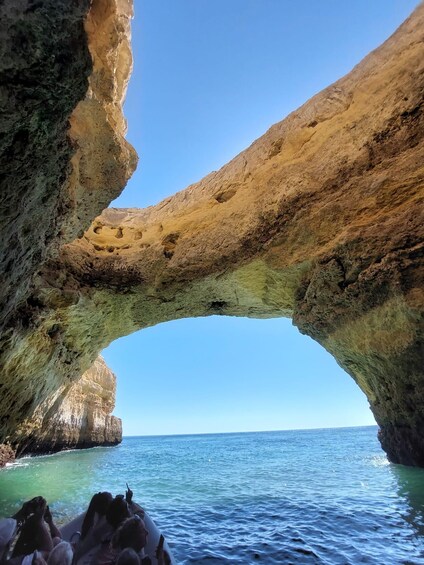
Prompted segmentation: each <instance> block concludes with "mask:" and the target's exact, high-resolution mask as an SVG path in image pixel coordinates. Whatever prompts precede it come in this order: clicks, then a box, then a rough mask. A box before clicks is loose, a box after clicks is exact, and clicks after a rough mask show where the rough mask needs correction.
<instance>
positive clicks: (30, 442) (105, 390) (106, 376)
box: [20, 357, 122, 453]
mask: <svg viewBox="0 0 424 565" xmlns="http://www.w3.org/2000/svg"><path fill="white" fill-rule="evenodd" d="M115 391H116V377H115V375H114V374H113V373H112V371H111V370H110V369H109V368H108V367H107V366H106V364H105V362H104V360H103V359H102V358H101V357H99V358H98V359H97V360H96V362H95V363H94V365H93V366H92V367H91V368H90V369H89V370H88V371H86V372H85V373H84V374H83V375H82V376H81V377H80V378H79V379H77V380H76V381H75V382H73V383H71V384H69V385H63V386H61V387H60V388H59V389H58V390H57V391H56V392H55V393H54V394H53V395H51V396H50V397H49V398H48V399H47V400H45V401H44V402H42V403H41V404H40V405H39V406H38V408H37V410H36V411H35V413H34V415H33V417H32V420H33V421H32V422H31V428H32V429H33V428H34V423H35V422H37V425H36V428H37V431H36V433H33V432H32V431H29V433H28V436H27V439H26V441H25V442H24V443H22V444H21V445H20V452H31V453H49V452H52V451H60V450H62V449H72V448H75V447H78V448H84V447H93V446H95V445H116V444H117V443H119V442H120V441H121V440H122V422H121V419H120V418H116V417H115V416H112V415H111V413H112V411H113V409H114V407H115Z"/></svg>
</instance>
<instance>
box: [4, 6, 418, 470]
mask: <svg viewBox="0 0 424 565" xmlns="http://www.w3.org/2000/svg"><path fill="white" fill-rule="evenodd" d="M87 29H89V28H87ZM93 61H94V62H95V61H96V57H93ZM423 96H424V5H423V4H421V5H420V6H419V7H418V8H417V10H416V11H415V12H414V14H413V15H412V16H411V18H409V19H408V20H407V21H406V22H405V23H404V24H403V26H401V28H400V29H399V30H398V31H397V32H396V33H395V34H394V35H393V36H392V37H391V38H390V39H389V40H388V41H387V42H386V43H385V44H383V45H382V46H381V47H380V48H379V49H378V50H376V51H374V52H373V53H371V54H370V55H369V56H368V57H367V58H366V59H364V61H362V62H361V63H360V64H359V65H358V66H357V67H355V69H353V71H352V72H351V73H350V74H349V75H347V76H346V77H344V78H342V79H341V80H340V81H338V82H337V83H335V84H334V85H332V86H330V87H329V88H327V89H325V90H324V91H323V92H321V93H320V94H318V95H316V96H315V97H314V98H312V99H311V100H310V101H309V102H308V103H306V104H305V105H304V106H302V107H301V108H300V109H299V110H297V111H296V112H293V113H292V114H291V115H290V116H288V117H287V118H286V119H285V120H283V121H282V122H280V123H278V124H276V125H275V126H273V127H272V128H271V129H270V130H269V131H268V132H267V133H266V134H265V135H264V136H263V137H261V138H260V139H258V140H257V141H255V142H254V143H253V144H252V145H251V146H250V147H249V148H248V149H247V150H246V151H244V152H243V153H241V154H240V155H238V156H237V157H236V158H235V159H233V160H232V161H231V162H230V163H229V164H228V165H226V166H225V167H223V168H222V169H221V170H220V171H217V172H213V173H211V174H210V175H208V176H207V177H205V178H204V179H203V180H202V181H200V182H199V183H197V184H195V185H192V186H190V187H188V188H187V189H186V190H185V191H182V192H180V193H178V194H176V195H175V196H173V197H171V198H168V199H166V200H164V201H163V202H161V203H160V204H158V205H157V206H154V207H151V208H148V209H146V210H135V209H131V210H116V209H109V210H105V211H104V212H103V213H102V214H101V215H100V216H99V217H97V218H96V219H95V220H94V222H93V223H92V225H91V226H90V227H89V228H88V229H87V230H86V231H85V233H84V234H83V235H81V237H79V239H77V240H75V241H73V242H72V243H69V244H64V245H62V246H61V248H60V251H59V253H58V254H57V255H56V256H52V257H51V258H50V259H49V260H48V261H46V262H45V263H44V264H43V265H42V266H41V268H40V270H39V272H38V273H37V275H36V276H35V277H34V278H33V291H32V294H31V296H30V297H29V298H28V300H27V303H26V305H25V309H23V310H22V312H21V313H20V314H19V316H20V317H21V318H19V316H18V317H17V319H18V320H19V319H24V316H25V320H29V322H28V321H27V322H26V325H25V324H24V323H23V322H22V321H21V322H19V323H17V324H15V325H14V326H13V327H12V328H11V330H10V333H9V334H8V338H7V341H5V342H4V346H3V350H2V352H1V353H0V360H1V361H2V363H3V374H4V376H5V379H6V382H7V383H9V388H8V389H6V396H4V397H3V398H0V414H3V415H5V414H7V415H8V419H5V420H4V427H3V435H2V436H1V437H0V440H1V441H4V440H5V439H12V440H15V441H17V442H18V443H19V442H22V441H24V438H25V437H27V436H28V435H29V434H31V433H35V434H37V433H38V432H37V429H38V430H39V429H40V424H39V423H36V419H35V417H34V416H35V415H36V414H37V407H38V406H39V405H40V403H41V402H50V400H51V398H52V397H51V396H50V395H54V394H56V391H57V390H58V388H59V387H60V386H64V385H66V383H69V384H70V383H72V382H74V380H75V378H76V375H79V374H82V373H83V372H84V371H86V370H87V369H88V368H89V367H90V365H91V364H92V363H93V361H94V359H95V358H96V355H97V354H98V352H99V351H101V350H102V349H103V348H104V347H105V346H106V345H107V344H108V343H110V342H111V341H112V340H114V339H116V338H117V337H120V336H122V335H126V334H129V333H131V332H133V331H135V330H137V329H139V328H142V327H146V326H150V325H153V324H156V323H160V322H163V321H166V320H171V319H175V318H181V317H187V316H205V315H210V314H226V315H234V316H250V317H277V316H290V317H292V318H293V320H294V323H295V324H296V325H297V326H298V328H299V329H300V330H301V331H302V332H304V333H306V334H308V335H310V336H311V337H313V338H314V339H316V340H317V341H319V342H320V343H321V344H322V345H323V346H324V347H325V348H326V349H327V350H328V351H330V352H331V353H332V354H333V355H334V356H335V358H336V359H337V361H338V362H339V363H340V365H341V366H342V367H344V368H345V369H346V370H347V371H348V372H349V373H350V374H351V375H352V377H353V378H354V379H355V380H356V382H357V383H358V385H359V386H360V387H361V388H362V390H364V392H365V393H366V394H367V397H368V399H369V402H370V405H371V408H372V410H373V412H374V414H375V416H376V419H377V422H378V423H379V425H380V427H381V433H380V439H381V441H382V445H383V447H384V449H385V450H386V451H387V453H388V454H389V457H390V458H391V460H392V461H396V462H402V463H406V464H412V465H421V466H424V433H423V431H424V374H423V350H422V344H423V311H424V292H423V287H422V280H423V270H424V269H423V226H424V206H423V192H424V191H423V180H424V165H423V163H424V142H423V137H424V118H423V115H424V114H423V108H424V103H423ZM118 122H119V120H117V121H116V123H117V124H118ZM118 127H119V124H118ZM83 140H84V136H83V135H82V130H81V142H80V143H81V146H82V145H84V141H83ZM100 168H102V166H101V167H100ZM99 178H101V177H99ZM118 184H119V183H118ZM99 187H100V184H99ZM94 192H95V191H94ZM93 194H94V193H93ZM92 198H93V201H94V199H95V197H94V195H92ZM89 201H90V200H89ZM103 202H104V201H103ZM90 209H91V211H93V208H90ZM76 223H77V222H76ZM28 383H31V393H28ZM17 393H19V394H17ZM18 399H19V400H18ZM46 399H47V400H46ZM13 403H15V404H13ZM25 418H26V420H25ZM34 422H35V423H34Z"/></svg>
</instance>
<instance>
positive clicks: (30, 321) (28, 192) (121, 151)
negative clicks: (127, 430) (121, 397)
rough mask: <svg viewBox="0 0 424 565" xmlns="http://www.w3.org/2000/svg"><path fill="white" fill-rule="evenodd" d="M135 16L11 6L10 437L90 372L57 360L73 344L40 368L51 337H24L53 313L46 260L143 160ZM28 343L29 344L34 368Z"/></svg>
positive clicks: (6, 300) (5, 242)
mask: <svg viewBox="0 0 424 565" xmlns="http://www.w3.org/2000/svg"><path fill="white" fill-rule="evenodd" d="M131 16H132V4H131V2H129V1H125V0H108V1H107V2H104V1H103V0H92V1H89V0H74V1H72V2H67V1H64V0H44V1H43V2H34V0H19V2H3V3H1V5H0V38H1V45H2V56H1V57H0V82H1V88H0V98H1V106H2V112H1V114H0V133H1V135H0V170H1V176H0V184H1V186H0V190H1V199H2V206H1V209H0V225H1V230H2V231H1V233H2V237H1V238H0V272H1V278H0V332H1V333H0V352H1V354H0V355H1V359H2V363H1V364H0V366H1V367H2V370H1V380H0V391H1V398H2V399H3V400H2V404H3V406H2V408H3V410H2V411H0V429H1V431H2V436H4V435H9V431H10V430H16V427H17V425H18V423H19V422H21V421H22V416H23V415H24V414H34V413H35V411H36V409H37V407H38V406H39V405H40V403H42V402H43V401H44V400H45V399H46V398H47V397H48V396H49V395H51V394H53V395H55V394H56V392H57V390H58V389H63V387H64V385H69V384H71V383H72V382H73V381H74V380H75V379H78V378H79V377H80V375H81V372H75V371H72V370H70V371H68V372H67V375H66V379H64V378H63V371H56V369H55V367H54V364H55V362H57V363H59V364H63V363H64V364H65V365H66V364H67V363H68V361H67V358H66V355H68V354H66V355H64V356H63V357H61V353H58V356H57V359H56V361H54V360H53V359H52V358H50V359H49V363H48V364H47V365H48V367H47V368H46V370H44V369H43V367H42V364H40V363H36V365H37V370H36V371H33V370H32V368H31V365H32V363H33V362H34V359H36V358H37V356H38V355H39V354H40V355H41V357H42V358H43V360H45V357H44V355H43V353H42V350H43V347H44V344H43V342H42V341H41V342H40V341H37V340H36V339H32V348H31V353H29V351H28V350H27V349H25V351H24V350H21V339H20V337H17V336H21V337H22V336H23V335H25V336H27V337H28V338H29V339H30V340H31V333H32V330H33V327H34V326H35V325H37V321H36V320H37V319H38V317H39V316H42V308H43V307H42V305H41V304H40V303H38V302H37V300H36V298H35V296H34V294H33V289H34V285H35V284H36V283H35V281H34V277H35V276H36V273H37V271H38V270H39V268H40V265H41V264H42V263H43V262H44V261H45V260H46V259H48V258H53V257H56V256H57V254H58V250H59V248H60V246H61V245H62V244H63V243H65V242H67V241H71V240H72V239H74V238H75V237H76V236H77V235H78V234H82V233H83V231H84V229H86V228H87V227H88V226H89V224H90V222H91V221H92V219H93V218H94V217H95V216H96V215H97V214H99V213H100V212H101V211H102V210H103V208H104V207H105V206H106V205H107V204H108V203H109V202H110V200H111V199H113V198H115V197H116V196H117V195H118V194H119V193H120V192H121V190H122V189H123V187H124V186H125V184H126V181H127V179H128V178H129V176H130V175H131V173H132V171H133V170H134V168H135V166H136V161H137V158H136V154H135V152H134V150H133V149H132V147H131V146H130V145H129V144H128V143H127V142H126V141H125V139H124V137H123V135H124V134H125V120H124V118H123V116H122V102H123V98H124V95H125V90H126V84H127V81H128V76H129V73H130V70H131V65H132V59H131V51H130V46H129V41H130V32H129V30H130V28H129V22H130V18H131ZM64 300H66V297H64ZM49 340H52V341H54V340H55V328H52V329H51V333H50V336H49ZM22 354H24V355H28V354H29V357H28V359H27V362H26V364H25V367H23V366H22V365H21V364H20V362H19V361H18V358H19V357H20V356H21V355H22ZM71 355H78V353H77V352H75V351H74V352H73V353H72V354H71ZM7 406H8V407H9V408H6V407H7ZM27 427H28V426H27ZM11 437H12V438H13V434H12V436H11ZM64 441H66V438H64Z"/></svg>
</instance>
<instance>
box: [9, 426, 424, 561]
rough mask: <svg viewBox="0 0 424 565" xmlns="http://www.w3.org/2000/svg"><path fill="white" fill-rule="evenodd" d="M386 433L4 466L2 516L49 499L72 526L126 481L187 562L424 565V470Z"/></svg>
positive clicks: (174, 445) (290, 437) (172, 439)
mask: <svg viewBox="0 0 424 565" xmlns="http://www.w3.org/2000/svg"><path fill="white" fill-rule="evenodd" d="M376 434H377V428H376V427H367V428H345V429H326V430H306V431H285V432H265V433H262V432H258V433H242V434H216V435H193V436H164V437H139V438H125V439H124V441H123V443H122V444H121V445H120V446H118V447H115V448H96V449H90V450H84V451H74V452H67V453H60V454H57V455H51V456H46V457H35V458H26V459H22V460H20V461H18V462H17V463H16V464H14V465H12V466H10V467H8V468H6V469H5V470H3V471H1V472H0V514H1V515H3V516H4V515H9V514H10V513H11V512H12V511H14V510H15V509H16V508H17V507H18V506H20V504H21V503H22V502H23V501H24V500H26V499H28V498H30V497H32V496H35V495H38V494H42V495H44V496H45V497H46V498H47V499H48V501H49V503H50V505H51V507H52V510H53V513H54V515H55V516H56V517H57V519H58V522H64V521H66V520H67V519H69V518H71V517H73V516H74V515H75V514H77V513H79V512H81V511H82V510H83V509H84V508H85V506H86V504H87V502H88V500H89V498H90V497H91V495H92V494H93V493H94V492H97V491H99V490H110V491H111V492H113V493H114V494H115V493H118V492H124V490H125V483H126V482H128V483H129V484H130V487H131V488H132V489H133V490H134V492H135V498H136V499H137V501H139V502H140V503H142V504H143V505H144V506H145V508H146V509H147V510H148V512H149V514H150V515H151V516H152V517H153V519H154V520H155V521H156V523H157V524H158V525H159V527H160V528H161V529H162V530H163V532H164V533H165V536H166V537H167V539H168V541H169V543H170V544H171V545H172V548H173V551H174V555H175V557H176V559H177V561H178V562H179V563H184V564H188V563H199V564H211V565H213V564H218V563H232V564H236V563H240V564H241V563H242V564H246V563H266V564H272V563H287V564H289V563H296V564H297V563H301V564H305V565H307V564H317V563H319V564H340V565H341V564H343V565H345V564H352V565H353V564H355V565H356V564H359V563H373V564H383V563H385V564H397V563H404V564H424V470H422V469H412V468H407V467H402V466H399V465H391V464H389V463H388V462H387V459H386V457H385V455H384V453H383V452H382V451H381V449H380V446H379V443H378V441H377V438H376Z"/></svg>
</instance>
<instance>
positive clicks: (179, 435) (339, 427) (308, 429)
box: [122, 424, 378, 439]
mask: <svg viewBox="0 0 424 565" xmlns="http://www.w3.org/2000/svg"><path fill="white" fill-rule="evenodd" d="M352 428H378V424H360V425H357V426H332V427H326V428H323V427H318V428H287V429H284V430H244V431H232V432H193V433H180V434H170V433H167V434H166V433H164V434H131V435H129V434H128V435H123V436H122V439H124V438H135V437H184V436H216V435H234V434H266V433H276V432H308V431H320V430H349V429H352Z"/></svg>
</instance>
